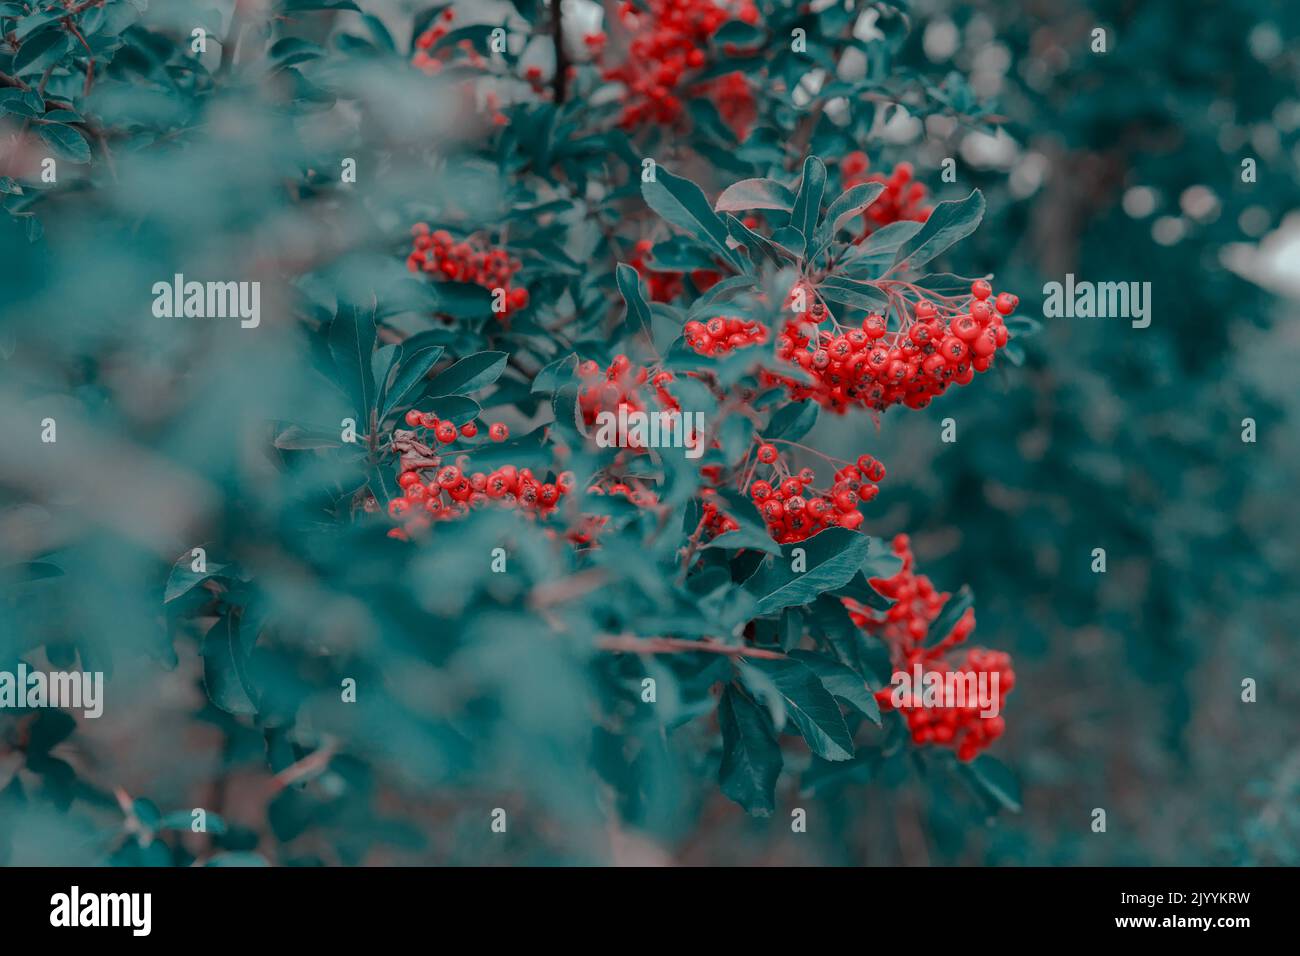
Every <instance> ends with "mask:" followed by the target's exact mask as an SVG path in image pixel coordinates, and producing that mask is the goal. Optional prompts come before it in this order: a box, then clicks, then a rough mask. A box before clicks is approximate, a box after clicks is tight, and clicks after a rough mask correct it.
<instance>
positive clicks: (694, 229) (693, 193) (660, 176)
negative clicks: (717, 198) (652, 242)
mask: <svg viewBox="0 0 1300 956" xmlns="http://www.w3.org/2000/svg"><path fill="white" fill-rule="evenodd" d="M641 195H642V197H643V198H644V199H645V201H646V205H648V206H649V207H650V208H651V209H653V210H654V211H655V212H657V213H658V214H659V215H660V217H662V218H663V219H664V220H665V221H667V222H670V223H672V224H673V225H674V226H677V227H678V228H679V229H683V230H685V231H686V232H687V233H688V234H690V235H691V236H692V237H694V238H695V239H697V240H698V241H700V242H702V243H704V244H705V245H707V246H709V247H710V248H712V249H713V250H714V251H715V252H716V253H717V254H718V255H720V256H722V258H723V259H724V260H726V261H727V262H728V263H730V264H731V265H732V266H733V267H735V268H736V269H739V270H744V267H745V264H744V262H742V261H741V259H740V257H739V256H738V255H736V252H735V250H734V249H732V248H731V247H730V246H728V245H727V227H726V224H725V223H723V221H722V220H721V219H720V218H719V217H718V214H717V213H715V212H714V211H713V207H712V206H710V205H709V201H708V200H707V199H706V198H704V193H703V192H702V191H701V190H700V187H699V186H697V185H695V183H693V182H691V181H690V180H689V179H684V178H683V177H681V176H674V175H673V174H672V173H670V172H669V171H668V170H666V169H664V168H663V167H662V166H661V167H659V168H658V169H657V170H656V173H655V178H654V180H653V181H651V182H648V183H647V182H643V183H642V184H641Z"/></svg>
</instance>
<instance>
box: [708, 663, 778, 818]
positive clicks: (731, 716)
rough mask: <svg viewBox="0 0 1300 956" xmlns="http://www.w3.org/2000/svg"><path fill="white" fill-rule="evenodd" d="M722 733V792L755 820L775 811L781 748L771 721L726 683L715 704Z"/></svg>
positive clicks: (761, 710) (750, 701)
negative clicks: (716, 704) (718, 700)
mask: <svg viewBox="0 0 1300 956" xmlns="http://www.w3.org/2000/svg"><path fill="white" fill-rule="evenodd" d="M718 726H719V727H720V728H721V730H722V766H721V767H720V768H719V770H718V783H719V784H720V785H721V788H722V792H723V793H724V794H726V795H727V796H728V797H730V798H731V799H732V800H734V801H736V803H738V804H740V805H741V806H742V807H744V808H745V812H747V813H749V814H752V815H753V816H756V817H766V816H770V815H771V814H772V811H773V810H775V809H776V781H777V778H778V777H779V776H780V775H781V766H782V764H783V762H784V761H783V759H782V757H781V746H780V744H779V743H778V741H777V739H776V733H775V731H774V730H773V729H772V723H771V719H770V718H769V717H768V715H767V713H766V712H765V711H764V710H763V708H761V707H759V706H758V705H757V704H755V703H754V702H753V701H752V700H750V698H749V697H748V696H747V695H746V694H745V693H744V692H743V691H741V690H739V689H738V688H737V687H736V686H735V685H734V684H728V685H727V687H726V689H725V690H724V691H723V692H722V700H721V701H720V702H719V704H718Z"/></svg>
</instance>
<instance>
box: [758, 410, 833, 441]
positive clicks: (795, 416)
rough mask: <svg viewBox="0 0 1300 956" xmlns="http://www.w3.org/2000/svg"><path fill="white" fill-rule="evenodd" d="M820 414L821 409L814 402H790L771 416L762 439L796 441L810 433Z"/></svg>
mask: <svg viewBox="0 0 1300 956" xmlns="http://www.w3.org/2000/svg"><path fill="white" fill-rule="evenodd" d="M820 413H821V408H820V406H818V404H817V403H816V402H791V403H789V404H788V405H783V406H782V407H781V408H780V410H778V411H777V413H776V414H775V415H773V416H772V420H771V421H770V422H768V425H767V428H765V429H763V437H764V438H768V439H771V438H783V439H785V440H786V441H798V440H799V439H800V438H803V436H804V435H807V434H808V433H809V432H810V431H812V429H813V426H814V425H816V424H817V417H818V415H819V414H820Z"/></svg>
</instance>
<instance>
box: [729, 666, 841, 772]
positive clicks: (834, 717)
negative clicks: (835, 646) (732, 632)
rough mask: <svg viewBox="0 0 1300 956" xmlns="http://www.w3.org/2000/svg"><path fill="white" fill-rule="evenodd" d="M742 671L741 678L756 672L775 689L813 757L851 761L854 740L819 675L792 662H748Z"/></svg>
mask: <svg viewBox="0 0 1300 956" xmlns="http://www.w3.org/2000/svg"><path fill="white" fill-rule="evenodd" d="M740 668H741V672H742V675H743V673H744V672H745V671H746V670H750V669H752V670H756V671H758V672H759V673H761V674H762V675H764V676H765V677H767V678H768V679H769V680H770V681H771V682H772V683H773V684H775V685H776V688H777V690H778V691H779V692H780V694H781V699H782V700H783V701H784V702H785V711H786V715H787V716H788V717H789V718H790V720H791V721H793V722H794V725H795V726H796V727H798V728H799V733H800V734H802V735H803V739H804V741H805V742H806V743H807V744H808V748H809V749H810V750H811V751H812V752H813V753H815V754H816V755H817V756H819V757H821V758H822V759H823V760H850V759H852V757H853V736H852V735H851V734H850V733H849V728H848V725H847V724H846V723H845V722H844V715H843V714H841V713H840V706H839V704H837V703H835V698H834V697H833V696H832V695H831V693H830V691H828V690H827V689H826V688H825V687H824V686H823V685H822V682H821V679H820V678H819V677H818V676H817V674H816V673H814V672H813V671H812V670H811V669H809V668H808V667H807V666H805V665H804V664H802V663H800V662H799V661H797V660H794V659H792V658H783V659H775V660H773V659H767V658H748V659H746V660H745V661H744V663H742V664H741V665H740Z"/></svg>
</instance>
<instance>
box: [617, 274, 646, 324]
mask: <svg viewBox="0 0 1300 956" xmlns="http://www.w3.org/2000/svg"><path fill="white" fill-rule="evenodd" d="M615 281H616V282H617V283H618V291H619V292H620V293H622V295H623V301H624V302H626V303H627V325H626V327H625V328H626V332H627V334H628V335H636V334H638V333H644V334H645V335H650V334H651V327H650V306H649V305H647V304H646V300H645V296H644V295H643V294H642V292H641V277H640V276H639V275H637V272H636V270H635V269H633V268H632V267H631V266H629V265H627V264H626V263H623V262H620V263H619V264H618V269H617V270H615Z"/></svg>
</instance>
